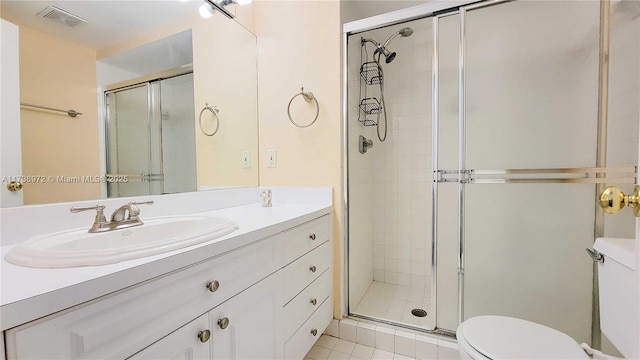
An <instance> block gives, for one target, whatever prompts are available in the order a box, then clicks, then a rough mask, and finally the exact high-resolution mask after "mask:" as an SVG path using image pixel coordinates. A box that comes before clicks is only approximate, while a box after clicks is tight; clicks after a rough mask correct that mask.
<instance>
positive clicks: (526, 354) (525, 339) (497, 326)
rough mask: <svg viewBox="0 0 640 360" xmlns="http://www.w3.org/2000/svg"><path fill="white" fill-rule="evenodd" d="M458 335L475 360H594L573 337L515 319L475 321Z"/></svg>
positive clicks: (489, 317)
mask: <svg viewBox="0 0 640 360" xmlns="http://www.w3.org/2000/svg"><path fill="white" fill-rule="evenodd" d="M456 335H457V337H458V346H459V347H460V349H461V350H463V351H464V352H465V353H466V354H467V355H469V356H470V357H471V358H473V359H590V358H589V356H588V355H587V354H586V353H585V352H584V350H582V348H581V347H580V346H579V345H578V343H577V342H576V341H575V340H574V339H572V338H571V337H570V336H568V335H566V334H564V333H562V332H560V331H557V330H555V329H552V328H549V327H546V326H543V325H540V324H536V323H534V322H530V321H526V320H521V319H516V318H511V317H505V316H478V317H474V318H471V319H469V320H466V321H465V322H463V323H462V324H460V326H459V327H458V330H457V332H456Z"/></svg>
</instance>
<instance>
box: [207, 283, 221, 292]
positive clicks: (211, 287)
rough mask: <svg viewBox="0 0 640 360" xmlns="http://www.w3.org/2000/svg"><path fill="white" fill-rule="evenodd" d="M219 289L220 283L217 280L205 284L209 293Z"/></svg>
mask: <svg viewBox="0 0 640 360" xmlns="http://www.w3.org/2000/svg"><path fill="white" fill-rule="evenodd" d="M218 288H220V282H218V280H213V281H209V282H208V283H207V289H209V291H211V292H216V291H217V290H218Z"/></svg>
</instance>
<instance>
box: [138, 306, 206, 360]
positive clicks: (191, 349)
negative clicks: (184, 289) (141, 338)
mask: <svg viewBox="0 0 640 360" xmlns="http://www.w3.org/2000/svg"><path fill="white" fill-rule="evenodd" d="M207 331H208V333H207ZM210 335H211V330H210V327H209V316H208V315H207V314H204V315H202V316H200V317H199V318H197V319H195V320H193V321H192V322H190V323H188V324H186V325H185V326H183V327H181V328H179V329H178V330H176V331H174V332H172V333H171V334H169V335H167V336H165V337H163V338H162V339H160V340H158V341H157V342H155V343H153V344H151V345H149V347H147V348H145V349H144V350H142V351H140V352H139V353H137V354H135V355H133V356H132V357H130V358H129V359H140V360H142V359H149V360H160V359H167V360H196V359H197V360H207V359H210V358H211V338H210V337H211V336H210Z"/></svg>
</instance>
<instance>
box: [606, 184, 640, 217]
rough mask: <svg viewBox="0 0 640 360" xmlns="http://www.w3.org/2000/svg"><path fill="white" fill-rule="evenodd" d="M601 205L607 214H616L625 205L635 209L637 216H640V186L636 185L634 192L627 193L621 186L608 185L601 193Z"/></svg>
mask: <svg viewBox="0 0 640 360" xmlns="http://www.w3.org/2000/svg"><path fill="white" fill-rule="evenodd" d="M599 202H600V207H601V208H602V210H604V212H606V213H607V214H615V213H617V212H618V211H620V210H622V208H624V207H625V206H628V207H630V208H632V209H633V212H634V214H635V215H636V217H640V186H638V185H636V186H635V188H634V191H633V194H629V195H625V194H624V193H623V192H622V190H620V188H618V187H615V186H608V187H607V188H606V189H604V191H603V192H602V194H600V199H599Z"/></svg>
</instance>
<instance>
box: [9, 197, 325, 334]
mask: <svg viewBox="0 0 640 360" xmlns="http://www.w3.org/2000/svg"><path fill="white" fill-rule="evenodd" d="M331 211H332V205H331V203H330V201H329V202H327V201H320V202H313V203H311V204H287V203H281V204H278V203H274V205H273V207H269V208H265V207H262V206H260V205H259V204H258V203H255V204H248V205H241V206H236V207H230V208H225V209H219V210H213V211H205V212H199V213H194V215H196V214H197V215H208V216H224V217H227V218H229V219H231V220H233V221H235V222H236V223H237V224H238V225H239V227H240V228H239V229H238V230H236V231H234V232H233V233H231V234H228V235H226V236H223V237H220V238H217V239H215V240H211V241H208V242H204V243H201V244H198V245H194V246H190V247H187V248H183V249H179V250H175V251H171V252H167V253H163V254H159V255H154V256H148V257H144V258H139V259H134V260H128V261H123V262H119V263H115V264H109V265H102V266H87V267H75V268H64V269H36V268H27V267H21V266H17V265H13V264H11V263H8V262H6V261H5V260H4V256H5V254H6V253H7V252H8V251H9V250H11V249H12V248H13V247H14V246H15V245H7V246H3V247H2V248H1V249H2V263H1V265H0V270H1V274H0V276H1V280H2V282H1V285H0V289H1V293H0V301H1V306H0V320H1V323H0V325H1V328H2V330H5V329H8V328H11V327H14V326H17V325H20V324H23V323H26V322H29V321H32V320H35V319H37V318H39V317H42V316H46V315H48V314H52V313H54V312H57V311H60V310H63V309H66V308H69V307H71V306H75V305H78V304H81V303H83V302H86V301H89V300H92V299H95V298H98V297H100V296H104V295H106V294H109V293H112V292H114V291H118V290H121V289H123V288H126V287H128V286H131V285H135V284H138V283H140V282H143V281H146V280H149V279H152V278H154V277H157V276H161V275H163V274H166V273H169V272H171V271H175V270H177V269H180V268H183V267H186V266H190V265H192V264H194V263H198V262H200V261H203V260H205V259H208V258H211V257H214V256H217V255H220V254H222V253H224V252H227V251H230V250H232V249H235V248H238V247H240V246H243V245H246V244H249V243H252V242H255V241H257V240H260V239H262V238H265V237H268V236H271V235H274V234H276V233H279V232H281V231H284V230H286V229H288V228H290V227H293V226H296V225H299V224H302V223H304V222H307V221H310V220H313V219H315V218H318V217H320V216H323V215H325V214H329V213H331ZM143 220H144V218H143Z"/></svg>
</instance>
